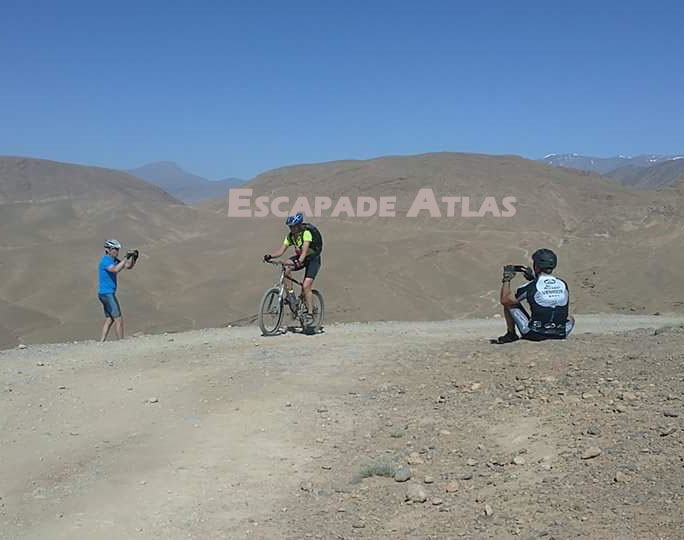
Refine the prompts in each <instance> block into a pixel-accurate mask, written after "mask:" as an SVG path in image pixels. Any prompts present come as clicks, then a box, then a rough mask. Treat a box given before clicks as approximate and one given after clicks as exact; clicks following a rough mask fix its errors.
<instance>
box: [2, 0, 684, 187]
mask: <svg viewBox="0 0 684 540" xmlns="http://www.w3.org/2000/svg"><path fill="white" fill-rule="evenodd" d="M0 13H1V22H0V26H1V27H2V30H1V31H0V154H12V155H26V156H33V157H42V158H48V159H55V160H59V161H69V162H76V163H86V164H93V165H102V166H107V167H114V168H129V167H136V166H139V165H142V164H144V163H147V162H150V161H156V160H172V161H176V162H178V163H179V164H181V165H182V166H183V167H184V168H186V169H187V170H189V171H191V172H194V173H196V174H200V175H202V176H205V177H208V178H211V179H218V178H223V177H228V176H238V177H243V178H249V177H251V176H253V175H255V174H258V173H259V172H263V171H264V170H267V169H270V168H273V167H277V166H281V165H286V164H293V163H302V162H318V161H328V160H333V159H345V158H368V157H375V156H380V155H387V154H413V153H421V152H428V151H443V150H448V151H465V152H482V153H493V154H519V155H522V156H525V157H530V158H539V157H541V156H543V155H544V154H547V153H551V152H559V153H560V152H578V153H584V154H591V155H599V156H602V155H605V156H608V155H615V154H638V153H663V154H669V153H672V154H675V153H683V152H684V2H681V1H677V2H674V1H661V2H653V1H651V2H630V1H620V2H617V1H603V2H599V1H594V2H549V1H548V0H547V1H545V2H533V1H527V0H525V1H523V0H521V1H517V2H515V1H511V0H507V1H504V2H494V1H491V2H488V1H486V0H482V1H480V2H457V1H447V0H444V1H441V2H432V1H425V0H422V1H415V2H406V1H401V0H395V1H373V0H365V1H356V0H351V1H350V0H345V1H337V2H334V1H332V0H330V1H328V0H318V1H306V2H301V1H297V0H291V1H289V2H284V1H273V2H259V1H256V0H255V1H250V2H248V1H244V0H243V1H239V2H237V1H235V2H230V1H201V0H196V1H194V2H190V1H171V0H166V1H156V0H145V1H140V0H138V1H136V2H131V1H121V0H117V1H116V2H97V1H93V0H88V1H83V2H75V1H69V0H64V1H51V0H48V1H31V2H29V1H7V0H0Z"/></svg>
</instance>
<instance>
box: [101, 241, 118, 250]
mask: <svg viewBox="0 0 684 540" xmlns="http://www.w3.org/2000/svg"><path fill="white" fill-rule="evenodd" d="M104 247H105V248H109V249H121V244H120V243H119V241H118V240H105V243H104Z"/></svg>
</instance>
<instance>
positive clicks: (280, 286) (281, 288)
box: [268, 261, 304, 302]
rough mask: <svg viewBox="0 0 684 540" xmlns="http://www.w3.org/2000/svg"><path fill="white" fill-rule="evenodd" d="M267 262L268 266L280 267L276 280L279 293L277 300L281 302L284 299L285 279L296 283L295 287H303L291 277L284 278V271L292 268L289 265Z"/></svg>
mask: <svg viewBox="0 0 684 540" xmlns="http://www.w3.org/2000/svg"><path fill="white" fill-rule="evenodd" d="M268 262H269V263H270V264H279V265H280V279H279V280H278V283H277V285H276V286H277V287H278V290H279V291H280V292H279V293H278V298H279V300H280V301H281V302H282V301H283V298H284V295H285V279H289V280H290V281H292V282H293V283H296V284H297V285H299V287H300V288H301V287H303V286H304V285H303V283H302V282H301V281H298V280H296V279H295V278H292V277H286V276H285V270H286V269H287V268H288V267H292V265H291V264H287V263H284V262H280V261H268ZM300 294H301V291H300Z"/></svg>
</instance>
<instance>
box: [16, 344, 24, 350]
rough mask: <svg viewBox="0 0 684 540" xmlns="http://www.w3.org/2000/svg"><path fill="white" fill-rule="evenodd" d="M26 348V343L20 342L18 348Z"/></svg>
mask: <svg viewBox="0 0 684 540" xmlns="http://www.w3.org/2000/svg"><path fill="white" fill-rule="evenodd" d="M25 348H26V345H24V344H23V343H20V344H19V345H17V349H22V350H23V349H25Z"/></svg>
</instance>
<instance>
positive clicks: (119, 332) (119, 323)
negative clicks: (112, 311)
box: [114, 317, 124, 339]
mask: <svg viewBox="0 0 684 540" xmlns="http://www.w3.org/2000/svg"><path fill="white" fill-rule="evenodd" d="M114 330H116V337H117V338H119V339H123V337H124V324H123V317H119V318H118V319H116V320H115V321H114Z"/></svg>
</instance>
